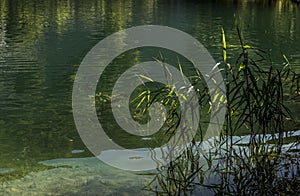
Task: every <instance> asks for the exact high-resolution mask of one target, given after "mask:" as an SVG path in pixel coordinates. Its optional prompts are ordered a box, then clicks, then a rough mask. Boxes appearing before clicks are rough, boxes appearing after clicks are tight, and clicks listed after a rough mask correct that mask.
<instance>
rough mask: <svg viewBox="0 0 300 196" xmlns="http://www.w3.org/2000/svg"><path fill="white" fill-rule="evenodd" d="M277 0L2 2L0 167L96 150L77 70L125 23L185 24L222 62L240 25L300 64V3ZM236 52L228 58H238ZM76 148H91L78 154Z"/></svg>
mask: <svg viewBox="0 0 300 196" xmlns="http://www.w3.org/2000/svg"><path fill="white" fill-rule="evenodd" d="M270 2H272V1H259V2H257V1H238V2H237V1H225V0H223V1H210V2H209V3H207V2H202V1H185V2H178V1H171V0H170V1H159V0H149V1H143V2H141V1H138V0H129V1H104V0H92V1H75V0H67V1H58V0H46V1H36V0H33V1H32V0H21V1H17V0H2V1H0V89H1V90H0V160H1V162H0V168H12V169H14V171H13V172H11V173H12V175H13V176H15V177H19V176H22V175H24V174H26V173H28V172H30V171H32V170H35V169H34V168H35V167H37V168H39V164H38V161H41V160H46V159H52V158H63V157H64V158H67V157H85V156H90V155H91V154H89V151H88V150H87V149H86V148H85V146H84V145H83V143H82V142H81V139H80V138H79V136H78V134H77V131H76V128H75V125H74V122H73V116H72V110H71V103H72V100H71V93H72V84H73V80H74V76H75V73H76V71H77V68H78V66H79V64H80V62H81V60H82V58H83V57H84V56H85V54H86V53H87V52H88V51H89V50H90V49H91V48H92V47H93V46H94V45H95V44H96V43H97V42H98V41H100V40H101V39H103V38H104V37H106V36H108V35H110V34H111V33H114V32H116V31H118V30H120V29H123V28H127V27H132V26H136V25H145V24H158V25H167V26H171V27H174V28H178V29H180V30H183V31H185V32H187V33H190V34H191V35H193V36H194V37H195V38H197V39H198V40H199V41H200V42H201V43H202V44H203V45H204V46H205V47H207V49H208V50H209V51H210V52H211V54H212V55H213V57H214V58H215V60H216V61H220V60H221V59H222V56H221V52H222V49H221V44H220V29H221V27H224V29H225V31H226V34H227V38H228V43H229V49H231V50H232V51H234V52H236V51H237V45H238V44H239V42H238V40H237V34H236V29H235V25H236V24H237V25H239V26H240V27H241V29H242V32H243V36H244V38H245V40H246V41H247V44H249V45H253V46H256V47H259V48H262V49H272V51H270V52H271V54H272V59H273V60H274V62H275V63H278V65H280V62H281V61H282V60H281V57H280V55H281V52H283V53H285V54H287V56H288V58H289V59H290V61H291V62H292V63H293V64H294V65H295V66H298V67H297V70H300V67H299V63H300V49H299V44H297V43H300V7H299V6H297V5H296V4H292V3H290V1H284V0H278V1H276V2H274V3H270ZM153 54H154V55H157V53H153ZM233 54H235V53H233ZM233 54H230V56H229V59H234V58H235V57H234V55H233ZM121 57H122V56H121ZM121 57H120V58H121ZM123 57H124V56H123ZM141 59H144V57H143V55H142V54H141V53H139V52H137V51H135V52H133V53H130V55H127V56H126V57H125V58H124V59H123V60H121V61H118V62H119V63H117V64H116V63H115V64H114V65H113V66H114V67H112V68H111V71H112V72H111V73H107V75H106V76H105V77H104V80H105V79H106V82H103V83H101V82H100V84H99V85H100V86H101V85H103V84H106V83H107V82H109V81H111V80H110V75H111V74H114V73H113V72H114V71H117V70H122V69H124V67H126V66H128V65H131V64H134V63H137V62H139V61H140V60H141ZM296 111H297V110H296ZM296 113H297V112H296ZM107 131H108V132H110V131H113V130H107ZM120 140H121V141H122V140H127V142H128V138H121V139H120ZM149 141H151V140H149ZM149 141H148V142H149ZM140 142H141V145H142V144H143V140H141V141H140ZM77 149H83V150H84V152H82V153H74V152H78V151H76V150H77ZM0 177H2V176H1V175H0ZM0 179H2V180H3V179H5V178H0Z"/></svg>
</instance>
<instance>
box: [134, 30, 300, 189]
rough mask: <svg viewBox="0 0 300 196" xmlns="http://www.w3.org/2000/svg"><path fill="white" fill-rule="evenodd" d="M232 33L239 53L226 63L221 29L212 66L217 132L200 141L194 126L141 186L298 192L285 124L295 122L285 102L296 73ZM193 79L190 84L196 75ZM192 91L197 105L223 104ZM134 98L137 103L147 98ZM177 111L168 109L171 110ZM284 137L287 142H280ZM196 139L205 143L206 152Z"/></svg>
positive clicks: (299, 170)
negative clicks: (221, 92)
mask: <svg viewBox="0 0 300 196" xmlns="http://www.w3.org/2000/svg"><path fill="white" fill-rule="evenodd" d="M237 32H238V36H239V40H240V45H241V50H242V51H241V53H240V54H239V55H238V57H237V60H236V62H235V63H233V64H230V63H228V61H227V52H228V51H227V47H226V45H227V44H226V37H225V33H224V30H223V29H222V36H221V37H222V48H223V62H220V63H218V64H217V66H218V67H219V68H220V70H222V74H223V77H224V82H225V86H226V97H227V100H226V103H225V104H226V122H225V124H224V126H223V130H222V133H221V134H220V135H219V137H217V138H214V140H210V141H202V138H203V137H202V135H203V134H204V133H203V131H202V130H203V125H202V124H200V125H199V131H198V137H196V138H195V140H193V141H192V143H190V144H188V146H187V148H186V150H185V151H184V153H182V154H181V155H180V156H179V157H177V158H176V159H175V160H173V161H171V162H170V163H169V164H167V165H166V166H163V167H160V168H158V169H157V171H158V173H157V175H156V176H155V178H154V179H153V181H152V182H150V183H149V185H148V186H146V187H145V189H146V190H149V191H153V192H155V193H156V194H170V195H190V194H192V193H195V192H201V191H207V192H208V193H214V194H238V195H240V194H243V195H244V194H263V195H266V194H279V195H281V194H299V193H300V159H299V151H298V148H297V146H298V144H299V137H298V136H293V134H294V130H288V129H287V128H286V127H287V123H289V122H290V121H295V120H296V119H293V115H292V114H291V112H290V111H289V109H288V107H287V106H286V101H287V100H288V99H297V97H299V94H300V93H299V92H300V88H299V79H300V74H298V73H296V72H295V71H293V67H292V65H291V63H290V62H289V61H288V59H287V57H286V56H285V55H282V56H283V60H284V63H283V64H282V66H279V67H278V66H275V65H274V64H273V62H272V61H271V60H270V58H269V55H268V53H267V52H265V51H263V50H261V49H258V48H255V47H252V46H249V45H246V44H245V42H244V41H243V38H242V34H241V32H240V30H239V29H237ZM217 66H215V68H216V67H217ZM212 73H213V70H212ZM195 77H196V78H198V80H195V81H196V82H194V85H195V86H196V83H197V82H201V81H202V80H201V77H202V76H200V75H197V76H195ZM164 90H166V89H164ZM198 92H201V94H200V93H199V97H200V99H199V103H200V105H201V106H205V105H207V104H209V103H211V102H225V100H224V99H221V98H215V99H214V100H210V97H209V95H208V94H209V93H211V92H208V91H205V89H201V90H198ZM203 92H206V94H205V95H203ZM156 94H157V92H156ZM158 94H159V93H158ZM149 95H150V94H149ZM139 97H140V101H141V102H143V101H146V100H147V99H143V98H142V97H143V96H142V95H140V96H139ZM148 100H151V98H148ZM140 105H141V103H140ZM146 105H147V104H146ZM203 108H205V107H202V109H203ZM171 109H172V108H171ZM209 111H210V108H207V112H208V113H209ZM177 112H178V110H176V109H173V113H177ZM171 113H172V112H171ZM177 116H180V114H177ZM289 128H290V127H289ZM245 134H247V135H248V136H247V140H246V142H245V137H240V139H236V135H245ZM287 139H289V140H290V144H288V145H286V144H285V142H284V141H286V140H287ZM241 141H243V142H241ZM270 141H272V142H270ZM201 142H202V143H205V142H206V144H208V147H209V148H206V151H205V150H203V148H202V147H203V145H201ZM207 142H208V143H207ZM207 149H208V150H207Z"/></svg>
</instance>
